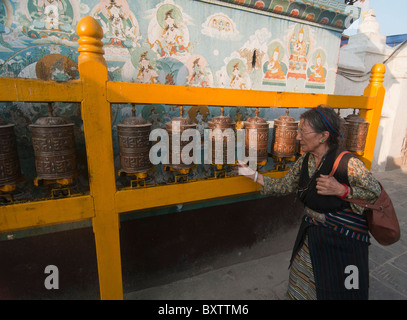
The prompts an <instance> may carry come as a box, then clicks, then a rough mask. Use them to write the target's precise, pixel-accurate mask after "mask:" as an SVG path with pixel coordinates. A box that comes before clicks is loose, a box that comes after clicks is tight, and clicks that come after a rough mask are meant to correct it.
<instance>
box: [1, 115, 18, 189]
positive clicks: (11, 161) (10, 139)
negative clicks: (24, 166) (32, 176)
mask: <svg viewBox="0 0 407 320" xmlns="http://www.w3.org/2000/svg"><path fill="white" fill-rule="evenodd" d="M21 179H22V174H21V168H20V161H19V158H18V153H17V141H16V135H15V133H14V124H9V123H7V122H5V121H4V120H3V119H0V186H5V185H15V184H17V183H18V182H20V181H21Z"/></svg>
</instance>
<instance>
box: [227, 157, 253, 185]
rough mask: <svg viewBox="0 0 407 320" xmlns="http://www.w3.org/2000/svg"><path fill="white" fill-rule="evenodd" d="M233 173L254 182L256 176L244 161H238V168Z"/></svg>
mask: <svg viewBox="0 0 407 320" xmlns="http://www.w3.org/2000/svg"><path fill="white" fill-rule="evenodd" d="M233 172H234V173H235V174H238V175H240V176H245V177H247V178H250V179H252V180H254V176H255V174H256V171H254V170H253V169H251V168H250V167H249V166H248V165H247V164H246V163H244V162H243V161H239V160H238V161H237V164H236V166H235V167H234V168H233Z"/></svg>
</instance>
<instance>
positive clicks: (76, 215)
mask: <svg viewBox="0 0 407 320" xmlns="http://www.w3.org/2000/svg"><path fill="white" fill-rule="evenodd" d="M77 33H78V35H79V36H80V39H79V40H78V42H79V49H78V50H79V52H80V55H79V61H78V63H79V64H78V66H79V74H80V80H75V81H68V82H64V83H57V82H53V81H41V80H32V79H10V78H1V79H0V101H25V102H49V101H60V102H80V103H81V108H82V120H83V126H84V135H85V144H86V152H87V161H88V170H89V185H90V194H89V195H82V196H75V197H69V198H64V199H56V200H47V201H32V202H28V203H19V204H10V205H5V206H1V207H0V232H5V231H11V230H18V229H24V228H30V227H37V226H46V225H51V224H58V223H65V222H70V221H79V220H85V219H92V225H93V231H94V235H95V242H96V251H97V262H98V272H99V286H100V295H101V299H122V298H123V284H122V269H121V257H120V240H119V214H120V213H124V212H129V211H137V210H141V209H148V208H156V207H161V206H169V205H175V204H177V203H178V202H179V199H181V198H182V202H183V203H187V202H196V201H205V200H210V199H215V198H222V197H229V196H236V195H242V194H249V193H254V192H258V191H259V190H260V187H259V185H257V184H255V183H254V182H252V181H251V180H249V179H245V178H244V177H238V176H236V177H230V178H227V179H212V180H210V179H206V180H201V181H194V182H189V183H180V184H172V185H170V184H168V185H159V186H155V187H150V188H138V189H131V190H117V188H116V183H115V169H114V163H113V141H112V129H111V104H112V103H135V104H167V105H209V106H232V107H233V106H245V107H264V108H272V107H282V108H310V107H314V106H317V105H319V104H327V105H329V106H331V107H333V108H339V109H359V110H360V114H361V116H362V117H364V118H365V119H366V120H367V121H369V122H370V128H369V133H368V136H367V142H366V149H365V153H364V156H363V157H361V158H362V160H363V161H364V162H365V164H366V165H367V167H368V168H370V166H371V162H372V158H373V152H374V146H375V140H376V135H377V131H378V127H379V121H380V115H381V109H382V105H383V100H384V94H385V90H384V87H383V78H384V72H385V67H384V65H383V64H377V65H375V66H374V67H373V69H372V76H371V80H370V84H369V86H368V87H367V88H366V89H365V92H364V95H363V96H338V95H327V94H305V93H278V92H268V91H254V90H253V91H252V90H250V91H243V90H232V89H215V88H195V87H184V86H168V85H153V84H136V83H124V82H112V81H108V73H107V67H106V62H105V60H104V57H103V54H104V51H103V47H102V46H103V45H102V41H101V39H102V37H103V31H102V29H101V27H100V25H99V23H98V22H97V21H96V20H94V19H93V18H91V17H85V18H83V19H82V20H81V21H80V22H79V23H78V26H77ZM266 174H267V175H269V176H272V177H277V178H279V177H282V176H283V175H284V174H285V172H284V171H283V172H281V171H280V172H278V171H272V172H268V173H266Z"/></svg>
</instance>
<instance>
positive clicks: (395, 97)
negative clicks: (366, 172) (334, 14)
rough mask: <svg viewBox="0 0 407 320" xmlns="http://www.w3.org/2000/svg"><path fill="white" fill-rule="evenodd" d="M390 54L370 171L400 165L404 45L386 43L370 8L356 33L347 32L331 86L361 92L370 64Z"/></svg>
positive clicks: (405, 102)
mask: <svg viewBox="0 0 407 320" xmlns="http://www.w3.org/2000/svg"><path fill="white" fill-rule="evenodd" d="M395 50H397V51H395ZM393 53H394V54H393ZM392 54H393V56H392V57H391V58H390V59H389V60H388V61H387V62H386V63H385V65H386V75H385V80H384V87H385V89H386V96H385V100H384V104H383V110H382V117H381V120H380V126H379V131H378V136H377V140H376V147H375V153H374V157H373V163H372V171H378V172H380V171H386V170H392V169H395V168H398V167H400V166H402V159H401V156H402V152H401V148H402V144H403V139H404V138H406V139H407V135H406V134H407V133H406V130H407V95H406V90H407V45H405V46H403V47H400V48H399V47H396V48H391V47H389V46H387V45H386V37H385V36H384V35H382V34H380V26H379V24H378V23H377V21H376V19H375V14H374V12H372V11H370V12H368V13H367V14H366V15H365V18H364V20H363V22H362V23H361V24H360V25H359V27H358V33H357V34H355V35H352V36H350V38H349V43H348V45H346V46H344V47H342V48H341V51H340V56H339V65H338V74H337V80H336V88H335V94H344V95H363V91H364V89H365V88H366V86H367V85H368V84H369V79H370V74H369V72H370V70H371V68H372V67H373V65H375V64H376V63H378V62H382V63H383V62H385V61H386V59H388V58H389V57H390V56H391V55H392ZM344 115H345V114H344Z"/></svg>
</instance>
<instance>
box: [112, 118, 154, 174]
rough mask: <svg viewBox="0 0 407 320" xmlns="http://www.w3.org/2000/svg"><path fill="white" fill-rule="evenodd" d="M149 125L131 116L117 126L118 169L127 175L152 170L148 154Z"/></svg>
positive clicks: (149, 146) (149, 144)
mask: <svg viewBox="0 0 407 320" xmlns="http://www.w3.org/2000/svg"><path fill="white" fill-rule="evenodd" d="M151 126H152V124H151V123H148V122H147V121H146V120H144V119H143V118H142V117H141V116H138V117H136V116H135V115H134V112H133V115H132V116H131V117H129V118H126V119H124V120H123V121H122V123H120V124H118V125H117V131H118V133H117V137H118V140H119V150H120V168H121V171H122V172H125V173H127V174H133V173H134V174H136V173H144V172H145V173H147V171H149V170H150V169H152V168H153V164H152V163H151V161H150V157H149V153H150V149H151V146H152V143H151V141H150V140H149V137H150V132H151Z"/></svg>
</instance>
